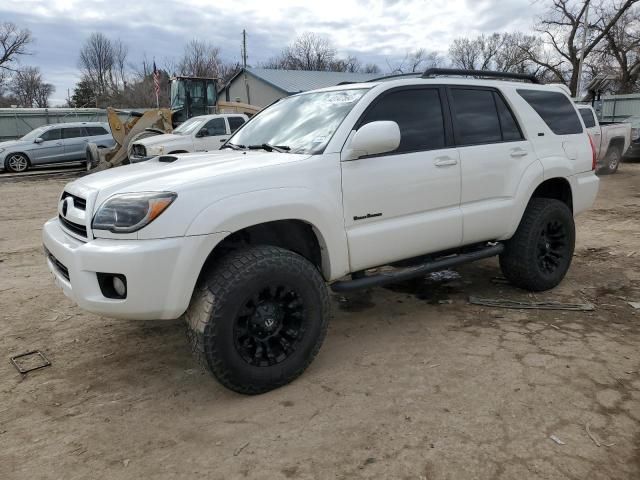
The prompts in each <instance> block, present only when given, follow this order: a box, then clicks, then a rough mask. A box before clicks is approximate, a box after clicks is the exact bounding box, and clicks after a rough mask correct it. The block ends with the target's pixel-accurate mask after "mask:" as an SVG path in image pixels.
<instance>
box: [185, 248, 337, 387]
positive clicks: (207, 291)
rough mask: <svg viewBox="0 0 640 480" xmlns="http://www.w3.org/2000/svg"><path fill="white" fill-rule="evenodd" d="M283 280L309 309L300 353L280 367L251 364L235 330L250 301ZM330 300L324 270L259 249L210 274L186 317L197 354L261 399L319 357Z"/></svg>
mask: <svg viewBox="0 0 640 480" xmlns="http://www.w3.org/2000/svg"><path fill="white" fill-rule="evenodd" d="M278 282H286V283H287V284H291V285H294V286H295V289H296V291H297V292H298V293H299V295H300V297H301V299H302V302H303V304H304V306H305V310H304V315H303V320H302V322H304V328H305V330H304V331H303V333H302V335H301V337H300V340H299V343H298V344H297V347H296V348H295V350H294V351H293V352H292V353H291V354H290V355H289V356H288V357H286V358H285V359H284V360H283V361H281V362H280V363H277V364H275V365H268V366H257V365H251V364H249V363H248V362H247V361H245V359H243V358H242V355H241V353H240V351H239V350H238V347H237V346H236V343H235V337H234V332H235V330H234V328H236V327H235V325H236V321H237V318H238V316H239V314H240V312H241V309H242V308H243V305H245V302H246V299H247V298H248V297H249V296H250V295H251V294H252V292H254V291H258V290H260V289H262V288H265V287H267V286H270V285H275V284H277V283H278ZM329 317H330V302H329V296H328V293H327V288H326V285H325V283H324V280H323V278H322V276H321V275H320V272H319V271H318V269H317V268H316V267H315V266H314V265H313V264H312V263H311V262H309V261H308V260H306V259H305V258H304V257H302V256H300V255H298V254H296V253H294V252H291V251H289V250H285V249H282V248H278V247H272V246H253V247H248V248H246V249H242V250H238V251H235V252H232V253H229V254H228V255H226V256H225V257H223V258H222V259H221V260H219V261H218V262H216V263H215V264H214V265H213V266H212V267H211V268H209V270H208V271H206V272H204V273H203V275H202V276H201V279H200V280H199V282H198V285H196V288H195V290H194V292H193V296H192V298H191V303H190V305H189V308H188V309H187V311H186V312H185V314H184V316H183V318H184V320H185V322H186V324H187V338H188V339H189V342H190V344H191V348H192V351H193V353H194V355H195V357H196V359H197V360H198V363H200V365H202V366H203V367H204V368H205V369H206V370H209V371H210V372H211V374H212V375H213V376H214V377H215V378H216V379H217V380H218V381H219V382H220V383H221V384H222V385H224V386H225V387H227V388H229V389H231V390H233V391H236V392H239V393H243V394H249V395H255V394H260V393H264V392H267V391H269V390H273V389H275V388H278V387H281V386H283V385H286V384H288V383H290V382H291V381H293V380H294V379H295V378H297V377H298V376H299V375H300V374H301V373H302V372H304V370H305V369H306V368H307V367H308V366H309V364H310V363H311V361H312V360H313V359H314V357H315V356H316V354H317V353H318V350H319V349H320V346H321V345H322V342H323V340H324V337H325V335H326V332H327V327H328V322H329Z"/></svg>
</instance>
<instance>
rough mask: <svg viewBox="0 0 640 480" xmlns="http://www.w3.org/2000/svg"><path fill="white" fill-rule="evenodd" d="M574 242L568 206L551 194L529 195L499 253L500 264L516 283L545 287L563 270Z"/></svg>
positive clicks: (537, 288)
mask: <svg viewBox="0 0 640 480" xmlns="http://www.w3.org/2000/svg"><path fill="white" fill-rule="evenodd" d="M574 245H575V225H574V222H573V214H572V213H571V210H570V209H569V207H567V205H566V204H564V203H563V202H561V201H559V200H555V199H552V198H532V199H531V201H530V202H529V205H528V206H527V209H526V210H525V212H524V215H523V216H522V220H521V221H520V225H519V226H518V229H517V230H516V233H515V235H514V236H513V237H512V238H511V239H510V240H509V241H508V242H506V245H505V250H504V252H503V253H502V254H501V255H500V268H501V269H502V273H503V274H504V276H505V277H506V278H507V279H508V280H509V281H510V282H511V283H512V284H513V285H515V286H517V287H520V288H524V289H526V290H531V291H534V292H537V291H542V290H549V289H550V288H553V287H555V286H557V285H558V284H559V283H560V282H561V281H562V279H563V278H564V276H565V274H566V273H567V270H568V269H569V265H571V259H572V257H573V249H574Z"/></svg>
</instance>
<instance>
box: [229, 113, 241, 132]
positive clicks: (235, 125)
mask: <svg viewBox="0 0 640 480" xmlns="http://www.w3.org/2000/svg"><path fill="white" fill-rule="evenodd" d="M227 121H228V122H229V128H230V129H231V133H233V132H235V131H236V130H237V129H239V128H240V126H241V125H242V124H243V123H244V118H242V117H227Z"/></svg>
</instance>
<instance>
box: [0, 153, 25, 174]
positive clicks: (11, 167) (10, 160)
mask: <svg viewBox="0 0 640 480" xmlns="http://www.w3.org/2000/svg"><path fill="white" fill-rule="evenodd" d="M4 168H5V170H7V171H9V172H13V173H20V172H26V171H27V170H28V169H29V159H28V158H27V156H26V155H25V154H24V153H10V154H9V155H7V158H6V159H5V161H4Z"/></svg>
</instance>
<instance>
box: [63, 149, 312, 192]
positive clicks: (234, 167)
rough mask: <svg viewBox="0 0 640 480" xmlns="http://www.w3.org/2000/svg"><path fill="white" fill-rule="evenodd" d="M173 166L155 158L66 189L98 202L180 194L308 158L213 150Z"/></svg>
mask: <svg viewBox="0 0 640 480" xmlns="http://www.w3.org/2000/svg"><path fill="white" fill-rule="evenodd" d="M175 157H176V158H177V160H175V161H173V162H161V161H160V160H159V159H158V158H154V159H152V160H148V161H146V162H142V163H135V164H133V165H125V166H121V167H115V168H111V169H109V170H104V171H102V172H98V173H94V174H91V175H87V176H85V177H82V178H79V179H78V180H75V181H74V182H72V183H70V184H69V185H68V186H67V189H68V190H69V191H70V192H72V193H75V194H78V195H80V196H83V197H85V198H87V197H89V196H90V195H91V194H93V193H95V192H96V191H98V192H99V199H104V198H106V197H108V196H111V195H113V194H114V193H126V192H151V191H172V192H180V191H182V190H185V189H188V188H194V189H195V188H197V187H198V186H200V185H202V184H210V183H212V182H214V181H216V180H217V179H218V178H224V179H227V178H229V177H232V176H233V177H237V176H238V175H242V174H244V173H246V172H249V171H253V170H258V169H264V168H273V167H275V166H278V165H283V164H289V163H292V162H298V161H301V160H304V159H305V158H308V157H309V155H299V154H293V153H278V152H265V151H262V150H257V151H236V150H216V151H212V152H203V153H191V154H180V155H175Z"/></svg>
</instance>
